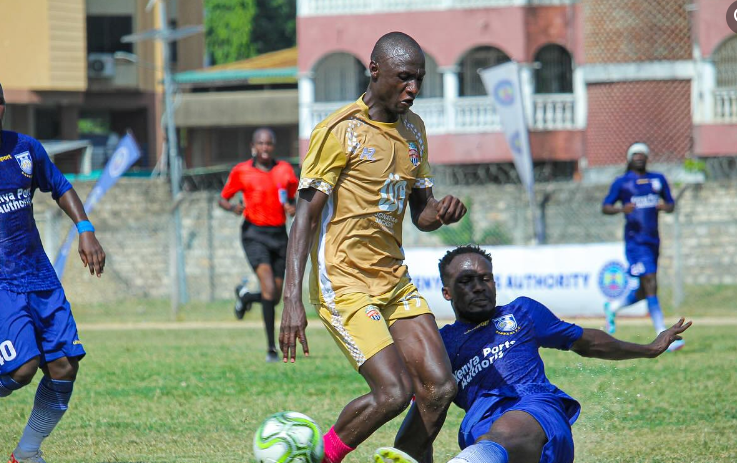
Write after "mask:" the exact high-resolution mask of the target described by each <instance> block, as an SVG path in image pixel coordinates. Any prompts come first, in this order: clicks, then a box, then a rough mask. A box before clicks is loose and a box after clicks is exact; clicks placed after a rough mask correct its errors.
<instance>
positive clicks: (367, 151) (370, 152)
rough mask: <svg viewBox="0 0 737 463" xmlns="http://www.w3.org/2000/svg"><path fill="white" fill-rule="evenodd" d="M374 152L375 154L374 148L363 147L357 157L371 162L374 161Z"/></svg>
mask: <svg viewBox="0 0 737 463" xmlns="http://www.w3.org/2000/svg"><path fill="white" fill-rule="evenodd" d="M374 154H376V148H364V149H363V151H362V152H361V155H360V156H359V157H358V159H359V160H366V161H372V162H373V161H376V159H375V158H374Z"/></svg>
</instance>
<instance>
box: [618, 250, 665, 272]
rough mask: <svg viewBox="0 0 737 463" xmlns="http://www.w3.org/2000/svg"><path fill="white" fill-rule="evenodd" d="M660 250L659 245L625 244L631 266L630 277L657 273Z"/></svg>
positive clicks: (625, 251)
mask: <svg viewBox="0 0 737 463" xmlns="http://www.w3.org/2000/svg"><path fill="white" fill-rule="evenodd" d="M659 248H660V246H659V245H657V244H643V243H625V245H624V253H625V255H626V256H627V262H629V264H630V270H629V273H630V275H632V276H633V277H641V276H643V275H650V274H652V273H657V271H658V254H659V252H660V249H659Z"/></svg>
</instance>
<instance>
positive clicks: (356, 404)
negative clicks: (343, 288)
mask: <svg viewBox="0 0 737 463" xmlns="http://www.w3.org/2000/svg"><path fill="white" fill-rule="evenodd" d="M377 299H378V298H372V297H370V296H368V295H365V294H360V293H351V294H346V295H342V296H338V297H335V298H330V299H328V300H325V299H324V298H323V299H321V304H320V307H319V314H320V319H321V320H322V322H323V324H324V325H325V327H326V328H327V330H328V332H329V333H330V335H331V336H332V337H333V339H334V340H335V342H336V344H337V345H338V347H340V349H341V350H342V351H343V354H344V355H345V356H346V358H348V360H349V361H350V362H351V365H352V366H353V367H354V368H355V369H356V370H357V371H358V372H359V373H360V374H361V376H363V377H364V379H365V380H366V383H367V384H368V386H369V388H370V392H369V393H368V394H366V395H364V396H361V397H359V398H357V399H355V400H353V401H351V402H350V403H349V404H348V405H347V406H346V407H345V408H344V409H343V411H342V412H341V414H340V416H339V417H338V420H337V421H336V423H335V426H333V427H332V428H331V429H330V430H329V431H328V433H327V434H326V435H325V436H324V438H323V442H324V444H325V460H324V462H326V463H339V462H340V461H342V460H343V458H344V457H345V456H346V455H347V454H348V453H349V452H350V451H352V450H353V449H355V448H356V446H358V445H359V444H360V443H361V442H363V441H364V440H366V439H367V438H368V437H369V436H370V435H371V434H372V433H373V432H374V431H376V430H377V429H379V428H380V427H381V426H382V425H383V424H384V423H386V422H388V421H389V420H391V419H392V418H394V417H396V416H397V415H398V414H400V413H401V412H402V411H403V410H404V409H405V408H406V407H407V406H408V405H409V402H410V400H411V398H412V382H411V381H410V378H409V372H408V371H407V369H406V367H405V365H404V361H403V360H402V357H401V356H400V354H399V351H398V349H397V348H396V347H395V346H394V345H393V341H392V337H391V334H390V333H389V328H388V326H387V323H386V321H385V319H384V318H383V317H382V315H381V312H380V311H379V306H378V305H377V304H380V303H381V302H380V301H378V300H377Z"/></svg>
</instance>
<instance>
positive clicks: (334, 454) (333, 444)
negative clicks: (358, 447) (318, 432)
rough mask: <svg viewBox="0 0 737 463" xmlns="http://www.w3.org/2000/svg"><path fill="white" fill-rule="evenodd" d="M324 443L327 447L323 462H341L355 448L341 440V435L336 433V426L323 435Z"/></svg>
mask: <svg viewBox="0 0 737 463" xmlns="http://www.w3.org/2000/svg"><path fill="white" fill-rule="evenodd" d="M322 443H323V446H324V447H325V458H323V460H322V463H340V462H341V461H343V458H345V456H346V455H348V454H349V453H351V452H352V451H354V450H355V449H352V448H350V447H348V446H347V445H345V444H344V443H343V441H342V440H340V437H338V435H337V434H336V433H335V426H333V427H332V428H330V431H328V433H327V434H325V435H324V436H322Z"/></svg>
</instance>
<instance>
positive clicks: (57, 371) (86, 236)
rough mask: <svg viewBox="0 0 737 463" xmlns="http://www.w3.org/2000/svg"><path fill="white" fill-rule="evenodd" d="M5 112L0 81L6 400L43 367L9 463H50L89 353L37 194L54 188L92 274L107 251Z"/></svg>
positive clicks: (0, 270)
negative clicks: (39, 220) (49, 442)
mask: <svg viewBox="0 0 737 463" xmlns="http://www.w3.org/2000/svg"><path fill="white" fill-rule="evenodd" d="M4 115H5V97H4V94H3V90H2V86H0V398H5V397H8V396H9V395H11V394H12V393H13V392H14V391H17V390H18V389H20V388H22V387H23V386H27V385H28V384H29V383H30V382H31V380H32V379H33V377H34V375H35V374H36V371H37V370H38V369H39V368H41V370H42V371H43V378H42V379H41V381H40V383H39V385H38V389H37V390H36V399H35V402H34V405H33V410H32V411H31V416H30V418H29V420H28V424H27V425H26V427H25V429H24V430H23V434H22V436H21V438H20V441H19V442H18V445H17V447H16V448H15V450H14V451H13V453H12V455H11V456H10V460H9V463H23V462H29V463H44V459H43V458H42V457H41V450H40V447H41V442H42V441H43V440H44V439H45V438H46V437H48V435H49V434H50V433H51V431H52V430H53V429H54V427H55V426H56V424H57V423H58V422H59V421H60V420H61V418H62V416H63V415H64V412H65V411H66V410H67V407H68V404H69V399H70V397H71V395H72V389H73V385H74V380H75V378H76V376H77V370H78V368H79V359H81V358H82V357H83V356H84V355H85V351H84V348H83V347H82V343H81V342H80V340H79V336H78V335H77V326H76V324H75V322H74V318H73V317H72V313H71V308H70V306H69V302H67V300H66V297H65V295H64V290H63V289H62V287H61V283H60V282H59V279H58V278H57V277H56V273H55V272H54V268H53V267H52V266H51V262H49V259H48V257H46V253H45V252H44V249H43V247H42V246H41V238H40V237H39V234H38V229H37V228H36V222H35V221H34V219H33V205H32V200H33V194H34V192H35V191H36V190H37V189H38V190H41V191H42V192H44V193H47V192H50V193H51V196H52V197H53V198H54V199H55V200H56V202H57V204H58V205H59V207H60V208H61V209H62V210H63V211H64V212H66V214H67V215H68V216H69V217H70V218H71V219H72V220H73V221H74V223H75V224H76V225H77V230H78V231H79V256H80V257H81V259H82V263H83V264H84V265H85V266H86V267H88V268H89V271H90V274H96V275H97V276H98V277H99V276H100V275H101V274H102V271H103V268H104V267H105V252H104V251H103V250H102V247H101V246H100V243H98V242H97V238H95V233H94V231H95V230H94V228H93V227H92V224H91V223H90V222H89V221H88V220H87V215H86V214H85V212H84V207H83V206H82V202H81V201H80V200H79V197H78V196H77V193H76V192H75V191H74V189H72V185H71V184H70V183H69V182H68V181H67V180H66V179H65V178H64V176H63V175H62V174H61V172H59V170H58V169H57V168H56V166H55V165H54V164H53V163H52V162H51V160H50V159H49V156H48V155H47V154H46V151H45V150H44V148H43V146H41V144H40V143H39V142H38V141H36V140H35V139H33V138H31V137H29V136H26V135H23V134H19V133H16V132H11V131H9V130H2V120H3V116H4ZM6 400H7V399H6ZM0 407H2V405H0ZM9 442H10V436H3V437H2V439H0V444H7V443H9Z"/></svg>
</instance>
